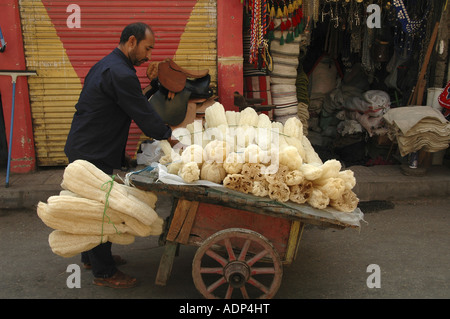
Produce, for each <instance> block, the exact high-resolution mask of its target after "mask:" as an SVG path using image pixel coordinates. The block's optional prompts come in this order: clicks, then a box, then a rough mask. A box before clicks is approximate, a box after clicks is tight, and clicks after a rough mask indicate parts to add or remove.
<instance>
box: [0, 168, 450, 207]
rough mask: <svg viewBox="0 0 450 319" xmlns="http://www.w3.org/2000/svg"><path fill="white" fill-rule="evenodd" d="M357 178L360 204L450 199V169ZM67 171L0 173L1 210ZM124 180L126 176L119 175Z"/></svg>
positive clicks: (35, 194)
mask: <svg viewBox="0 0 450 319" xmlns="http://www.w3.org/2000/svg"><path fill="white" fill-rule="evenodd" d="M349 169H351V170H353V172H354V173H355V178H356V182H357V183H356V186H355V188H354V189H353V190H354V192H355V193H356V194H357V195H358V198H359V199H360V201H374V200H380V201H383V200H386V201H389V200H405V199H412V198H418V197H435V196H437V197H441V196H442V197H445V196H449V195H450V169H449V168H448V167H446V166H431V167H429V168H428V169H427V171H426V173H425V174H424V175H423V176H407V175H405V174H404V173H403V172H402V170H401V168H400V165H379V166H370V167H366V166H351V167H349ZM63 173H64V167H51V168H48V167H43V168H38V170H36V171H35V172H32V173H27V174H11V175H10V178H9V187H8V188H6V187H5V184H6V170H4V169H3V170H1V171H0V174H1V176H0V182H1V184H0V209H21V208H34V206H35V205H36V204H37V203H38V202H39V201H44V202H45V201H46V200H47V198H48V197H50V196H52V195H57V194H58V193H59V191H60V190H61V181H62V176H63ZM119 175H120V176H122V177H123V176H124V175H125V172H121V173H119Z"/></svg>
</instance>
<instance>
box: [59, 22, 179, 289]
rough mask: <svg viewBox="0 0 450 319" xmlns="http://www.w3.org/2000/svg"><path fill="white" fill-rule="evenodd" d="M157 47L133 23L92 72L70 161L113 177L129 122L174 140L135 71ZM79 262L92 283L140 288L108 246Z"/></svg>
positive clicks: (71, 139) (70, 141)
mask: <svg viewBox="0 0 450 319" xmlns="http://www.w3.org/2000/svg"><path fill="white" fill-rule="evenodd" d="M154 44H155V36H154V34H153V31H152V29H151V28H150V27H149V26H148V25H146V24H144V23H133V24H130V25H128V26H127V27H125V28H124V29H123V31H122V34H121V37H120V43H119V45H118V47H117V48H115V49H114V50H113V51H112V52H111V53H110V54H109V55H107V56H106V57H104V58H103V59H102V60H100V61H99V62H98V63H96V64H95V65H94V66H93V67H92V69H91V70H90V71H89V73H88V75H87V76H86V79H85V82H84V86H83V90H82V91H81V94H80V97H79V100H78V103H77V104H76V106H75V108H76V112H75V114H74V117H73V121H72V126H71V129H70V132H69V135H68V137H67V142H66V145H65V149H64V150H65V153H66V155H67V157H68V159H69V162H73V161H75V160H77V159H83V160H87V161H89V162H91V163H92V164H94V165H96V166H97V167H98V168H99V169H101V170H102V171H104V172H105V173H106V174H109V175H111V174H112V173H113V170H114V169H117V168H121V166H122V164H123V161H124V158H125V146H126V143H127V139H128V132H129V128H130V124H131V120H134V121H135V123H136V124H137V125H138V127H139V128H140V129H141V130H142V132H143V133H144V134H145V135H147V136H149V137H152V138H154V139H158V140H163V139H169V138H170V136H171V135H172V130H171V128H170V127H169V126H168V125H166V124H165V123H164V122H163V121H162V120H161V117H160V116H159V115H158V114H157V113H156V112H155V111H154V110H153V109H152V107H151V106H150V104H149V103H148V99H147V98H146V97H145V96H144V94H143V93H142V89H141V84H140V82H139V79H138V77H137V76H136V69H135V68H134V66H139V65H141V64H142V63H144V62H147V61H148V60H149V59H150V56H151V52H152V49H153V47H154ZM81 260H82V262H83V263H84V264H85V266H86V267H89V268H92V272H93V275H94V277H95V279H94V284H97V285H100V286H108V287H114V288H128V287H133V286H134V285H135V284H136V279H135V278H132V277H131V276H128V275H126V274H124V273H122V272H121V271H120V270H118V269H117V268H116V262H117V263H123V262H124V260H122V259H121V258H120V257H118V256H114V257H113V255H112V253H111V243H110V242H107V243H103V244H100V245H98V246H97V247H95V248H93V249H92V250H90V251H88V252H84V253H83V254H82V256H81Z"/></svg>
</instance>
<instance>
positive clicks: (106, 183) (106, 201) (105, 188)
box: [100, 175, 120, 244]
mask: <svg viewBox="0 0 450 319" xmlns="http://www.w3.org/2000/svg"><path fill="white" fill-rule="evenodd" d="M115 177H116V176H115V175H112V177H111V180H109V181H107V182H105V183H103V185H102V186H101V187H100V188H101V190H103V191H105V192H106V195H105V206H104V208H103V216H102V232H101V237H100V244H102V243H103V225H104V223H105V217H107V218H108V223H109V224H112V225H113V227H114V229H115V230H116V233H117V234H120V232H119V231H118V230H117V228H116V225H114V223H113V222H112V221H111V218H110V217H109V216H108V214H106V211H107V210H108V208H109V195H110V194H111V190H112V188H113V186H114V178H115ZM108 184H109V190H108Z"/></svg>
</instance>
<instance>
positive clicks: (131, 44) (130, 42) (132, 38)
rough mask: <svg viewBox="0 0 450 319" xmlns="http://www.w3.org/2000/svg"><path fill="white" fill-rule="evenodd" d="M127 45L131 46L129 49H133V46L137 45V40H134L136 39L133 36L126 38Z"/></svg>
mask: <svg viewBox="0 0 450 319" xmlns="http://www.w3.org/2000/svg"><path fill="white" fill-rule="evenodd" d="M127 42H128V44H129V45H130V46H131V48H134V47H135V46H136V44H137V40H136V37H135V36H134V35H131V36H130V37H129V38H128V41H127Z"/></svg>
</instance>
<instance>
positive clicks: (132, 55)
mask: <svg viewBox="0 0 450 319" xmlns="http://www.w3.org/2000/svg"><path fill="white" fill-rule="evenodd" d="M128 42H129V51H128V58H129V59H130V61H131V63H132V64H133V65H134V66H139V65H141V64H142V63H145V62H147V61H148V60H150V57H151V55H152V49H153V47H154V45H155V37H154V35H153V34H152V32H150V30H148V29H147V31H146V32H145V39H143V40H141V42H139V43H137V40H136V38H135V37H134V36H132V37H130V39H129V40H128Z"/></svg>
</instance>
